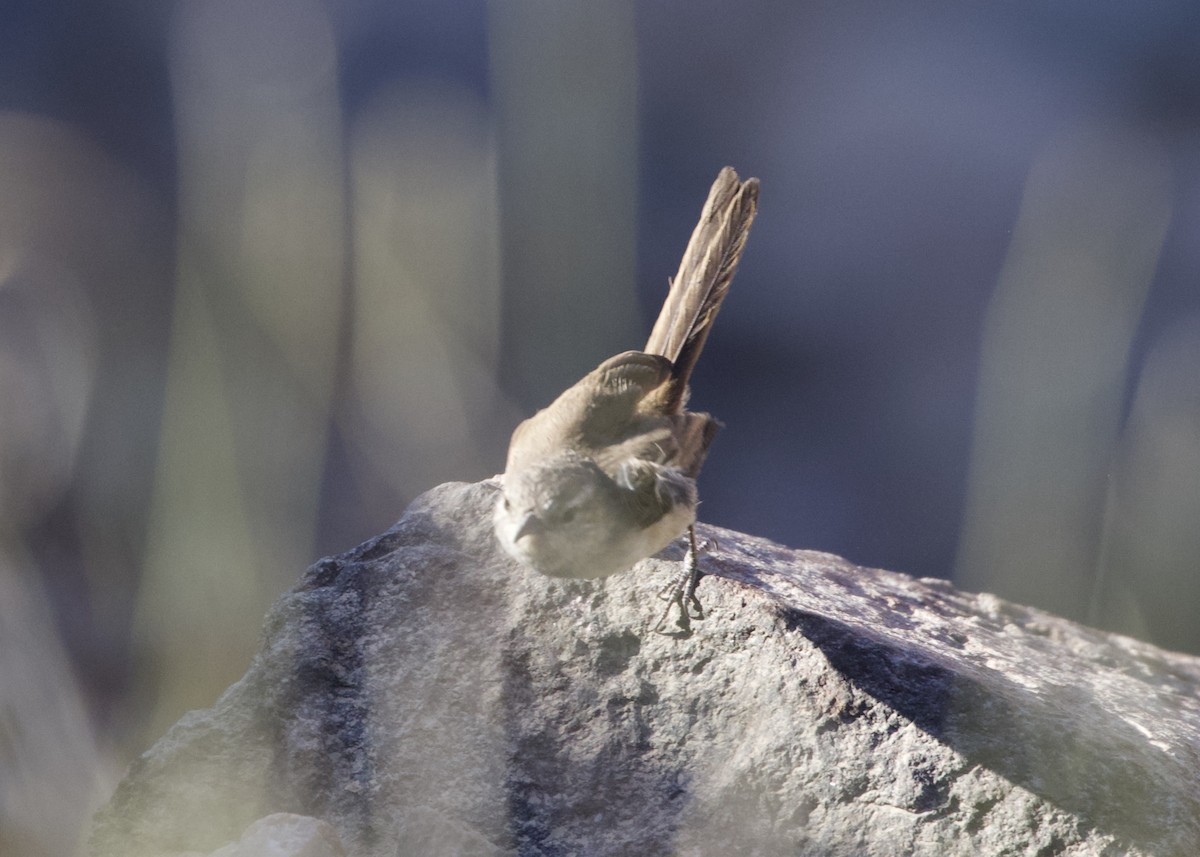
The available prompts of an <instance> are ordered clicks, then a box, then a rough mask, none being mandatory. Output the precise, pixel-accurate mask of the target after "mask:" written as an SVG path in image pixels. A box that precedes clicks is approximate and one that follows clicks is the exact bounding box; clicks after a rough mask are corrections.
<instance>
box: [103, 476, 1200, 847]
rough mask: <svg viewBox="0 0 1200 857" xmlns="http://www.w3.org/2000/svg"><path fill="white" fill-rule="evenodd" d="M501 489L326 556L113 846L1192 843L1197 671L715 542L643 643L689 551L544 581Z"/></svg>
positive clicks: (959, 601) (886, 575) (1092, 637)
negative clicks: (268, 834) (517, 548)
mask: <svg viewBox="0 0 1200 857" xmlns="http://www.w3.org/2000/svg"><path fill="white" fill-rule="evenodd" d="M495 494H496V486H495V484H494V483H491V482H483V483H479V484H474V485H463V484H455V485H443V486H441V487H439V488H437V489H435V490H433V491H431V492H429V493H428V494H426V495H424V496H423V497H421V498H420V499H418V500H417V501H416V502H415V503H414V504H413V505H412V507H411V508H410V509H409V510H408V511H407V512H406V514H405V515H404V517H403V519H402V520H401V521H400V522H399V523H398V524H396V526H395V527H393V528H392V529H391V530H390V531H389V532H387V533H385V534H384V535H382V536H379V537H378V538H376V539H373V540H371V541H369V542H367V543H365V544H363V545H361V546H360V547H358V548H356V549H355V550H353V551H350V552H348V553H346V554H343V555H341V556H338V557H334V558H331V559H325V560H322V561H320V562H318V563H317V564H316V565H314V566H313V567H312V568H310V569H309V570H308V572H307V574H306V575H305V577H304V579H303V580H302V581H301V582H300V583H299V585H298V586H297V587H296V588H295V589H294V590H292V591H291V592H290V593H288V594H287V595H285V596H284V597H283V598H282V599H280V601H279V602H278V603H277V604H276V605H275V607H274V608H273V609H272V611H271V613H270V615H269V617H268V619H267V622H266V627H265V631H264V640H263V644H262V649H261V651H260V652H259V654H258V656H257V657H256V658H255V660H254V662H253V664H252V665H251V667H250V669H249V671H248V672H247V674H246V676H245V677H244V678H243V679H242V680H241V681H240V682H238V683H237V684H235V685H234V686H233V687H231V688H230V689H229V690H228V691H227V692H226V693H225V695H224V696H222V698H221V699H220V700H219V701H218V702H217V703H216V705H214V706H213V707H212V708H211V709H208V710H206V711H198V712H192V713H190V714H188V715H187V716H185V717H184V718H183V719H182V720H180V721H179V723H177V724H176V725H175V726H174V727H172V729H171V730H170V731H169V732H168V733H167V734H166V736H164V737H163V738H162V740H160V741H159V742H158V743H157V744H156V745H155V746H154V747H153V748H152V749H151V750H150V751H149V752H147V753H146V754H145V755H144V756H143V757H142V759H141V760H140V761H139V762H138V763H137V764H136V765H134V767H133V768H132V770H131V771H130V772H129V774H128V776H127V777H126V779H125V780H124V782H123V783H122V784H121V785H120V787H119V788H118V790H117V792H116V794H115V795H114V797H113V799H112V801H111V803H110V804H109V805H108V806H107V807H106V808H105V809H103V810H102V811H101V812H100V813H99V814H98V815H97V817H96V821H95V827H94V831H93V837H92V847H93V850H94V852H95V853H96V854H97V855H100V857H109V855H113V857H115V855H121V857H131V856H132V855H149V854H154V855H164V854H173V853H186V852H199V853H201V854H208V853H211V852H213V851H216V850H217V849H220V848H231V847H232V846H231V845H230V843H237V842H238V841H239V840H241V839H242V837H243V835H244V834H246V835H257V834H255V833H254V830H255V828H254V827H253V825H254V824H255V823H256V822H257V821H259V820H260V819H263V818H264V817H266V816H271V815H273V814H276V813H290V814H294V815H301V816H309V817H311V818H314V819H320V820H321V821H323V822H327V823H328V825H330V826H331V827H332V830H328V829H326V828H324V827H321V828H320V829H321V830H322V831H324V832H323V833H322V835H321V836H320V837H319V839H320V847H321V848H322V849H327V850H328V852H329V853H340V850H339V849H342V848H344V849H345V852H346V853H347V854H349V855H353V857H358V855H363V857H375V856H376V855H388V857H393V855H416V854H420V855H581V857H591V855H613V857H616V855H638V857H655V855H730V854H737V855H764V857H777V855H822V857H826V855H854V857H860V856H861V855H908V854H918V855H926V854H927V855H957V854H962V855H1059V854H1061V855H1124V854H1140V855H1156V857H1173V855H1179V857H1194V855H1196V854H1200V701H1198V694H1197V691H1198V690H1200V659H1197V658H1193V657H1186V656H1183V655H1176V654H1171V653H1168V652H1163V651H1161V650H1158V649H1155V648H1153V647H1152V646H1149V645H1145V644H1142V643H1139V642H1135V641H1133V640H1130V639H1127V638H1123V637H1116V636H1111V635H1108V634H1103V633H1100V632H1098V631H1093V630H1090V629H1088V628H1084V627H1081V626H1079V625H1076V624H1073V623H1071V622H1067V621H1065V620H1062V619H1059V618H1056V617H1054V616H1051V615H1048V614H1045V613H1041V612H1039V611H1036V610H1032V609H1028V608H1024V607H1019V606H1016V605H1013V604H1009V603H1006V602H1003V601H1000V600H998V599H996V598H994V597H991V596H988V595H970V594H966V593H963V592H959V591H957V590H955V589H954V588H953V587H951V586H950V585H948V584H947V583H945V582H943V581H939V580H916V579H913V578H910V577H907V576H904V575H900V574H894V573H890V572H885V571H878V570H873V569H864V568H858V567H856V566H853V565H851V564H849V563H847V562H845V561H844V560H841V559H839V558H837V557H834V556H830V555H827V554H819V553H812V552H807V551H794V550H789V549H786V548H783V547H780V546H778V545H775V544H772V543H770V542H766V541H763V540H760V539H755V538H751V537H747V536H743V535H740V534H737V533H733V532H727V531H722V530H716V529H713V528H702V532H701V535H703V536H706V537H708V538H710V539H712V538H714V537H715V539H716V540H717V544H715V545H714V546H713V547H712V548H711V550H710V551H709V553H708V554H707V555H706V556H704V557H703V558H702V560H701V562H702V566H703V568H704V569H705V571H707V572H708V573H709V575H708V576H707V577H705V578H704V580H703V581H702V583H701V586H700V589H699V594H700V596H701V597H702V599H703V601H704V605H705V607H706V608H707V611H708V616H707V618H705V619H704V620H703V621H697V622H693V623H692V628H691V631H690V632H686V631H683V630H681V629H678V628H673V629H672V630H673V631H674V633H672V634H660V633H655V632H653V631H652V630H651V627H652V626H653V624H654V621H655V620H656V619H657V616H658V612H659V610H660V609H661V604H662V602H661V601H658V600H657V598H656V595H657V593H658V590H659V589H660V588H661V587H662V586H663V585H664V584H665V583H666V582H667V580H668V579H669V578H670V577H671V575H672V574H673V573H674V571H675V570H676V568H677V565H678V560H679V558H680V554H679V553H675V554H672V555H670V556H666V557H664V558H659V559H654V560H647V561H646V562H644V563H642V564H640V565H639V566H638V567H637V568H635V569H634V570H633V571H631V572H629V573H626V574H622V575H618V576H616V577H612V578H609V579H607V580H603V581H562V580H554V579H550V578H546V577H542V576H540V575H538V574H537V573H535V572H531V571H527V570H525V569H523V568H520V567H518V566H516V565H514V564H513V563H512V562H510V561H509V560H507V559H506V558H503V557H502V556H501V555H500V553H499V552H498V549H497V548H496V546H495V544H494V541H493V537H492V533H491V525H490V521H491V507H492V504H493V503H494V502H495ZM287 824H288V827H287V829H288V830H292V829H293V828H294V827H295V825H297V824H299V821H298V820H296V819H295V818H291V817H288V821H287ZM248 830H249V831H250V834H247V831H248ZM284 839H285V840H286V837H284ZM221 853H222V854H224V853H227V852H224V851H222V852H221ZM228 853H241V852H240V851H232V850H231V851H230V852H228ZM271 853H272V854H274V853H280V854H283V853H285V850H281V851H274V850H273V851H271ZM297 853H309V852H297ZM314 853H315V852H314ZM321 853H326V852H325V851H322V852H321Z"/></svg>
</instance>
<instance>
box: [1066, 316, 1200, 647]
mask: <svg viewBox="0 0 1200 857" xmlns="http://www.w3.org/2000/svg"><path fill="white" fill-rule="evenodd" d="M1107 524H1108V526H1107V528H1106V530H1105V534H1104V535H1105V538H1104V550H1103V559H1102V562H1101V578H1100V580H1099V582H1098V584H1097V587H1096V593H1095V598H1094V601H1093V605H1092V613H1091V615H1090V616H1089V617H1088V619H1089V621H1090V622H1093V623H1095V624H1097V625H1099V626H1101V627H1104V628H1108V629H1110V630H1114V631H1120V632H1121V633H1123V634H1129V635H1132V636H1137V637H1140V638H1142V639H1145V640H1150V641H1152V642H1154V643H1156V644H1158V645H1160V646H1163V647H1165V648H1168V649H1177V650H1180V651H1192V652H1194V651H1198V650H1200V625H1197V622H1196V606H1197V605H1198V604H1200V574H1198V573H1197V569H1198V568H1200V319H1197V318H1195V317H1193V318H1190V319H1187V320H1184V321H1181V322H1179V323H1177V325H1176V326H1174V327H1173V328H1171V329H1170V330H1169V331H1168V332H1167V333H1166V335H1164V336H1163V337H1162V339H1161V340H1160V341H1159V342H1158V343H1157V344H1156V345H1155V347H1154V349H1153V350H1152V351H1151V353H1150V355H1149V357H1148V359H1147V361H1146V367H1145V370H1144V371H1143V373H1142V377H1141V380H1140V382H1139V384H1138V391H1137V396H1136V398H1135V399H1134V403H1133V411H1132V414H1131V416H1130V419H1129V425H1128V429H1127V431H1126V433H1125V437H1124V438H1123V442H1122V449H1121V455H1120V458H1119V460H1118V466H1117V468H1116V478H1115V480H1114V483H1113V486H1112V490H1111V492H1110V494H1109V508H1108V515H1107Z"/></svg>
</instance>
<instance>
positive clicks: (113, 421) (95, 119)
mask: <svg viewBox="0 0 1200 857" xmlns="http://www.w3.org/2000/svg"><path fill="white" fill-rule="evenodd" d="M1194 12H1195V10H1194V5H1193V4H1192V3H1189V2H1185V0H1174V2H1172V0H1159V2H1146V3H1139V4H1090V3H1081V2H1058V3H1045V2H1040V3H1039V2H1011V3H1004V4H983V5H980V6H976V5H975V4H962V3H958V2H924V3H920V4H906V3H882V2H877V3H839V4H815V3H796V2H794V0H741V2H736V3H735V2H731V0H706V2H666V0H661V2H643V3H640V4H635V3H633V2H632V0H609V2H605V3H588V2H583V0H496V2H492V3H487V2H463V3H400V2H395V1H394V0H392V2H384V1H383V0H328V2H321V0H250V2H247V0H203V2H201V0H179V2H173V3H162V2H158V0H88V2H68V0H38V2H33V0H9V2H6V3H5V4H3V6H0V853H4V854H20V855H25V854H31V855H41V854H47V855H51V854H67V853H70V852H71V851H72V850H73V849H74V847H75V846H76V843H77V839H78V836H79V833H80V830H81V829H82V825H83V824H84V821H85V818H86V813H87V812H88V811H89V810H90V808H91V807H93V806H94V805H96V803H97V802H99V801H101V800H103V799H104V798H105V797H106V796H107V793H108V791H109V790H110V789H111V788H112V785H113V783H114V782H115V781H116V779H117V778H119V776H120V774H121V772H122V770H123V769H124V767H125V765H126V764H128V762H129V761H130V760H131V759H132V758H134V757H135V756H136V754H137V753H139V752H141V751H142V750H143V749H145V748H146V747H147V746H148V745H149V744H150V743H152V742H153V740H154V739H155V738H156V737H158V736H159V735H160V734H161V733H162V731H163V730H164V729H165V728H166V727H167V726H168V725H169V724H170V723H172V722H174V721H175V720H176V719H178V718H179V716H180V715H181V714H183V712H185V711H186V710H188V709H190V708H196V707H206V706H208V705H211V704H212V703H213V701H214V700H215V699H216V697H217V696H218V694H219V693H220V692H221V690H222V689H224V688H225V687H226V686H227V685H228V684H230V683H231V682H233V681H235V680H236V679H237V678H238V677H239V676H240V675H241V674H242V672H243V671H244V670H245V668H246V666H247V665H248V663H249V659H250V657H251V654H252V652H253V650H254V647H255V644H256V640H257V635H258V632H259V626H260V622H261V619H262V616H263V613H264V611H265V610H266V608H267V606H268V605H269V604H270V602H271V600H272V599H273V598H275V597H276V596H277V595H278V594H279V593H281V592H282V591H283V590H285V589H286V588H288V587H289V586H291V585H292V584H293V583H294V582H295V581H296V579H297V578H298V576H299V575H300V574H301V573H302V571H303V570H304V568H305V567H306V566H307V565H308V564H309V563H310V562H312V561H314V560H315V559H317V558H319V557H320V556H322V555H325V554H329V553H335V552H339V551H341V550H344V549H347V548H349V547H352V546H353V545H355V544H356V543H358V542H360V541H362V540H363V539H365V538H367V537H369V536H371V535H373V534H376V533H378V532H380V531H382V530H384V529H386V528H387V527H388V526H389V525H390V524H391V523H392V522H393V521H394V520H395V519H396V518H398V517H399V516H400V514H401V513H402V511H403V509H404V507H405V505H406V504H407V503H408V502H409V501H410V500H411V499H412V498H413V497H415V496H416V495H418V494H419V493H421V492H423V491H424V490H426V489H428V488H430V487H432V486H434V485H436V484H438V483H440V482H444V481H449V480H477V479H481V478H485V477H487V476H490V475H492V474H494V473H496V472H498V471H500V470H502V469H503V458H504V452H505V449H506V446H507V442H508V435H509V432H510V431H511V429H512V427H513V426H514V425H515V424H516V423H517V422H518V421H519V420H520V419H521V418H522V417H523V416H525V415H528V414H529V413H530V412H531V411H532V410H534V409H535V408H537V407H539V406H541V405H544V404H546V403H547V402H548V401H549V400H550V399H552V398H553V396H554V395H556V394H557V393H558V392H559V391H560V390H561V389H562V388H564V387H565V386H566V385H568V384H570V383H571V382H573V381H574V380H576V379H577V378H578V377H579V376H581V375H582V374H583V373H584V372H586V371H588V370H589V369H591V368H592V367H594V366H595V365H596V364H597V363H598V362H599V361H600V360H602V359H603V358H605V357H607V356H609V355H611V354H613V353H616V352H618V351H621V350H624V349H628V348H635V347H639V346H640V345H641V344H642V343H643V342H644V339H645V336H646V334H647V333H648V331H649V328H650V325H651V323H652V321H653V317H654V314H655V313H656V312H657V309H658V306H659V304H660V302H661V300H662V297H663V295H664V294H665V290H666V283H667V277H668V276H669V275H671V274H672V273H673V272H674V270H675V267H676V265H677V264H678V262H679V258H680V254H681V253H682V251H683V248H684V245H685V244H686V241H687V237H688V235H689V234H690V232H691V229H692V227H693V226H694V225H695V222H696V218H697V216H698V214H699V210H700V206H701V204H702V202H703V201H704V197H705V194H706V192H707V190H708V186H709V184H710V183H711V181H712V179H713V178H714V177H715V175H716V173H717V171H718V169H719V168H720V167H721V166H723V165H725V164H730V165H733V166H734V167H736V168H737V169H738V170H739V172H740V173H741V174H742V175H743V176H748V175H756V176H759V177H760V178H761V180H762V187H763V190H762V203H761V211H760V216H759V220H758V222H757V223H756V225H755V228H754V231H753V234H752V236H751V239H750V243H749V246H748V250H747V253H746V256H745V259H744V262H743V265H742V268H741V272H740V273H739V275H738V278H737V280H736V282H735V285H734V289H733V291H732V293H731V297H730V298H729V300H728V301H727V303H726V305H725V307H724V309H723V310H722V313H721V318H720V321H719V323H718V324H717V325H716V328H715V332H714V334H713V336H712V337H711V339H710V340H709V344H708V346H707V350H706V352H705V355H704V358H703V359H702V361H701V364H700V366H699V369H698V371H697V374H696V376H695V381H694V385H693V398H692V403H693V406H694V407H696V408H697V409H703V410H708V411H711V412H712V413H714V414H716V415H717V416H719V417H720V418H721V419H722V420H723V421H724V422H725V423H726V428H725V430H724V431H723V432H722V434H721V435H720V437H719V439H718V441H717V443H716V445H715V447H714V449H713V452H712V455H711V457H710V459H709V462H708V464H707V466H706V469H705V472H704V474H703V477H702V480H701V490H702V496H703V499H704V504H703V507H702V510H701V516H702V519H703V520H704V521H706V522H709V523H713V524H719V525H722V526H726V527H732V528H735V529H739V530H744V531H746V532H749V533H754V534H759V535H762V536H766V537H769V538H772V539H775V540H777V541H780V542H783V543H786V544H788V545H791V546H795V547H803V548H813V549H819V550H824V551H830V552H834V553H838V554H842V555H844V556H846V557H847V558H849V559H851V560H852V561H854V562H857V563H860V564H864V565H872V566H880V567H884V568H889V569H893V570H898V571H904V572H908V573H911V574H914V575H919V576H936V577H947V578H952V579H954V580H955V581H956V582H957V583H958V584H959V585H960V586H962V587H964V588H966V589H970V590H977V591H978V590H987V591H992V592H995V593H997V594H999V595H1001V596H1003V597H1006V598H1010V599H1013V600H1017V601H1021V602H1024V603H1029V604H1034V605H1037V606H1041V607H1044V608H1046V609H1048V610H1052V611H1054V612H1056V613H1060V614H1063V615H1066V616H1069V617H1072V618H1075V619H1079V620H1081V621H1084V622H1087V623H1089V624H1092V625H1096V626H1099V627H1103V628H1108V629H1113V630H1117V631H1121V632H1123V633H1126V634H1130V635H1133V636H1137V637H1141V638H1143V639H1146V640H1150V641H1152V642H1154V643H1157V644H1159V645H1162V646H1165V647H1168V648H1172V649H1179V650H1185V651H1192V652H1198V651H1200V623H1197V622H1196V621H1195V619H1194V616H1193V614H1194V612H1195V610H1196V608H1197V606H1198V605H1200V288H1198V287H1197V282H1196V280H1197V275H1198V274H1200V240H1198V239H1197V236H1198V235H1200V22H1197V20H1196V16H1195V14H1194Z"/></svg>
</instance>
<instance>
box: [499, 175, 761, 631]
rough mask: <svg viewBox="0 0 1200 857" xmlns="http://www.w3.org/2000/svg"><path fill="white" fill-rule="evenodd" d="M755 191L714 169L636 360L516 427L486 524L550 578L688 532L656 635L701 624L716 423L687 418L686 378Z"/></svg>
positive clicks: (633, 557) (612, 568)
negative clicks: (708, 474) (701, 552)
mask: <svg viewBox="0 0 1200 857" xmlns="http://www.w3.org/2000/svg"><path fill="white" fill-rule="evenodd" d="M758 191H759V182H758V179H756V178H750V179H746V180H745V181H743V180H741V179H740V178H739V177H738V175H737V173H736V171H735V170H734V169H733V168H732V167H725V168H724V169H722V170H721V171H720V173H719V174H718V176H717V179H716V181H715V182H714V183H713V185H712V188H711V190H710V191H709V195H708V199H707V201H706V202H705V204H704V208H703V209H702V211H701V215H700V221H699V223H698V224H697V225H696V228H695V230H694V232H693V233H692V236H691V239H690V241H689V242H688V246H687V249H686V250H685V252H684V255H683V260H682V262H681V263H680V267H679V270H678V272H677V273H676V275H675V277H673V278H672V279H671V280H670V281H669V288H668V290H667V296H666V299H665V301H664V303H663V307H662V310H661V311H660V313H659V315H658V319H657V321H656V322H655V324H654V327H653V329H652V331H651V333H650V337H649V339H648V340H647V342H646V347H645V348H644V349H643V350H642V351H625V352H623V353H621V354H617V355H615V356H613V357H610V358H608V359H607V360H605V361H604V362H602V363H601V364H600V365H599V366H597V367H596V368H595V369H594V370H592V371H591V372H589V373H588V374H587V375H585V376H584V377H583V378H581V379H580V380H579V381H577V382H576V383H575V384H573V385H572V386H570V387H569V388H567V390H565V391H564V392H563V393H562V394H561V395H559V396H558V398H556V399H555V400H554V401H553V402H552V403H551V404H550V405H549V406H547V407H545V408H543V409H542V410H540V411H538V412H537V413H536V414H534V415H533V416H531V417H529V418H528V419H527V420H525V421H524V422H522V423H521V424H520V425H518V426H517V427H516V429H515V430H514V431H513V434H512V439H511V441H510V443H509V448H508V456H507V460H506V462H505V469H504V473H503V475H502V476H501V477H500V484H501V490H500V493H499V497H498V498H497V502H496V506H495V509H494V513H493V528H494V531H495V534H496V538H497V540H498V542H499V543H500V545H501V547H502V548H503V549H504V551H505V552H506V553H507V554H508V555H509V556H511V557H512V558H513V559H515V560H516V561H518V562H519V563H521V564H523V565H525V566H527V567H529V568H532V569H534V570H536V571H538V572H541V573H542V574H545V575H549V576H551V577H563V578H601V577H608V576H610V575H613V574H618V573H620V572H623V571H626V570H628V569H630V568H632V567H633V566H634V565H636V564H637V563H638V562H639V561H641V560H643V559H645V558H647V557H650V556H653V555H654V554H656V553H658V552H659V551H661V550H662V549H663V548H665V547H667V546H668V545H669V544H671V543H672V542H673V541H675V540H676V539H678V538H680V537H681V536H683V535H684V533H687V535H688V549H687V552H686V554H685V559H684V563H683V567H682V570H681V572H680V574H679V575H678V577H677V578H676V579H675V580H673V581H672V583H671V584H670V585H669V586H668V587H667V588H666V589H664V591H663V597H664V598H665V599H666V600H667V601H668V604H667V606H666V610H665V611H664V612H663V614H662V617H661V618H660V620H659V623H658V625H657V626H656V627H658V628H660V629H661V627H662V626H663V624H664V623H665V620H666V618H667V617H668V615H669V613H670V611H671V609H672V607H673V606H678V608H679V611H680V618H679V620H678V624H679V625H680V626H681V627H684V628H687V627H688V620H689V618H696V619H699V618H703V617H704V611H703V607H702V605H701V604H700V601H699V599H698V597H697V596H696V594H695V590H696V585H697V583H698V582H699V577H700V571H699V563H698V549H697V546H696V537H695V526H694V525H695V521H696V507H697V504H698V502H699V498H698V494H697V489H696V477H697V476H698V474H699V473H700V468H701V466H702V465H703V463H704V460H705V457H706V456H707V454H708V449H709V446H710V445H711V444H712V441H713V438H714V437H715V435H716V433H717V430H718V428H719V427H720V423H719V422H718V421H717V420H716V419H715V418H714V417H712V416H711V415H709V414H707V413H697V412H692V411H688V410H687V409H686V405H687V401H688V395H689V386H688V384H689V380H690V378H691V374H692V370H693V368H694V367H695V365H696V361H697V359H698V358H699V356H700V352H701V350H702V349H703V347H704V343H705V341H706V340H707V339H708V335H709V332H710V331H711V329H712V325H713V321H714V320H715V319H716V316H717V311H718V310H719V309H720V307H721V304H722V302H723V301H724V300H725V297H726V295H727V294H728V291H729V286H730V283H731V282H732V280H733V276H734V274H735V272H736V271H737V267H738V264H739V262H740V261H741V257H742V251H743V249H744V248H745V244H746V239H747V236H748V235H749V231H750V226H751V224H752V223H753V222H754V218H755V216H756V215H757V212H758Z"/></svg>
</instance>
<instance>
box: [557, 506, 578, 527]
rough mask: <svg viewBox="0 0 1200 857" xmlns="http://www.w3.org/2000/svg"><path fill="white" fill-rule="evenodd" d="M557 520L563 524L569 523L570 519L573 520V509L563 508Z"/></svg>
mask: <svg viewBox="0 0 1200 857" xmlns="http://www.w3.org/2000/svg"><path fill="white" fill-rule="evenodd" d="M559 520H561V521H562V522H563V523H564V524H569V523H570V522H571V521H573V520H575V510H574V509H564V510H563V513H562V516H561V517H560V519H559Z"/></svg>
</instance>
